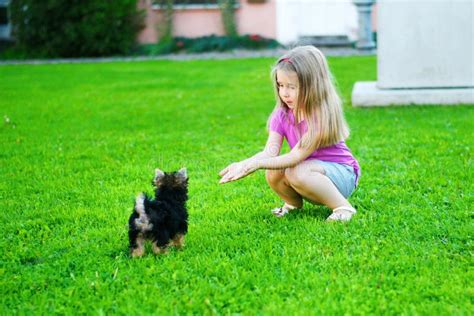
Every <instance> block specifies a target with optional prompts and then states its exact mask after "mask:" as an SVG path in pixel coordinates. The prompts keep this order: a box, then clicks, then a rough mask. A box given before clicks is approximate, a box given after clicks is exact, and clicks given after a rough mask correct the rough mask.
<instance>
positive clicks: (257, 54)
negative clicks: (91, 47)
mask: <svg viewBox="0 0 474 316" xmlns="http://www.w3.org/2000/svg"><path fill="white" fill-rule="evenodd" d="M286 51H287V50H286V49H268V50H241V49H237V50H232V51H228V52H208V53H199V54H194V53H193V54H169V55H160V56H142V57H102V58H64V59H42V60H41V59H35V60H7V61H0V65H22V64H27V65H28V64H29V65H39V64H68V63H70V64H75V63H105V62H117V61H149V60H201V59H202V60H223V59H237V58H261V57H271V58H278V57H280V56H281V55H283V54H284V53H285V52H286ZM321 51H322V52H323V53H324V54H325V55H326V56H360V55H375V52H374V51H368V52H366V51H359V50H357V49H354V48H321Z"/></svg>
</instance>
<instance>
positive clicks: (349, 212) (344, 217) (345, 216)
mask: <svg viewBox="0 0 474 316" xmlns="http://www.w3.org/2000/svg"><path fill="white" fill-rule="evenodd" d="M355 213H357V211H356V209H355V208H353V207H351V206H340V207H336V208H335V209H334V210H333V211H332V214H331V215H329V217H328V218H327V219H326V221H328V222H333V221H340V222H348V221H350V219H351V218H352V216H353V215H354V214H355Z"/></svg>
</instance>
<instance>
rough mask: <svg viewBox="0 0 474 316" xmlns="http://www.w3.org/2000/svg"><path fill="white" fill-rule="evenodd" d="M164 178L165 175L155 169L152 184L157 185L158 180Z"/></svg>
mask: <svg viewBox="0 0 474 316" xmlns="http://www.w3.org/2000/svg"><path fill="white" fill-rule="evenodd" d="M164 176H165V173H164V172H163V171H161V170H160V169H158V168H156V169H155V177H154V178H153V183H154V184H156V185H158V183H159V182H160V180H161V179H162V178H163V177H164Z"/></svg>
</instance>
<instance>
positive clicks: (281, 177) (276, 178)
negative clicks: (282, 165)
mask: <svg viewBox="0 0 474 316" xmlns="http://www.w3.org/2000/svg"><path fill="white" fill-rule="evenodd" d="M265 178H266V179H267V182H268V185H269V186H270V187H271V188H272V189H273V191H275V192H276V194H278V196H280V197H281V198H282V200H283V201H285V202H286V204H289V205H292V206H295V207H297V208H300V207H302V206H303V198H302V197H301V195H300V194H299V193H298V192H296V191H295V189H293V188H292V187H291V186H290V184H289V182H288V180H287V179H286V177H285V170H267V171H266V173H265Z"/></svg>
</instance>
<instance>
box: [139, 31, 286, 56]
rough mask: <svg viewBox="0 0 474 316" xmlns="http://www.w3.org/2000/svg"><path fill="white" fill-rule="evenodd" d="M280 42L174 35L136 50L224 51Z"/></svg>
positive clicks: (141, 52) (245, 37) (250, 37)
mask: <svg viewBox="0 0 474 316" xmlns="http://www.w3.org/2000/svg"><path fill="white" fill-rule="evenodd" d="M279 46H280V44H279V43H278V42H277V41H276V40H274V39H269V38H265V37H262V36H260V35H243V36H235V37H234V36H216V35H210V36H202V37H197V38H187V37H174V38H172V39H170V40H167V41H161V42H160V43H158V44H151V45H150V44H148V45H142V46H140V47H139V49H138V50H137V51H136V54H139V55H160V54H170V53H176V52H188V53H203V52H210V51H226V50H231V49H236V48H247V49H263V48H276V47H279Z"/></svg>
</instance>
